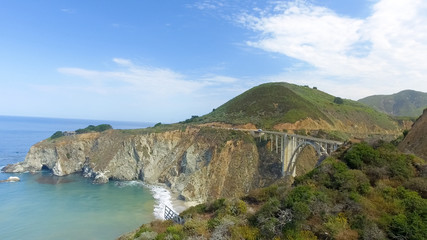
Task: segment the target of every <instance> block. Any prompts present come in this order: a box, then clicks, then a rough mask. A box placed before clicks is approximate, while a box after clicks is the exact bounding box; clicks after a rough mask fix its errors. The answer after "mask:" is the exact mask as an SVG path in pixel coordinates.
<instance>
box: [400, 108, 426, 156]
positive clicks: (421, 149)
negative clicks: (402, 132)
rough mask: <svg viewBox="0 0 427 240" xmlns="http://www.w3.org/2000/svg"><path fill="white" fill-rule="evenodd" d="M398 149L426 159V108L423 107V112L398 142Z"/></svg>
mask: <svg viewBox="0 0 427 240" xmlns="http://www.w3.org/2000/svg"><path fill="white" fill-rule="evenodd" d="M399 149H400V150H401V151H402V152H406V153H411V154H414V155H417V156H418V157H421V158H423V159H426V160H427V109H424V112H423V114H422V115H421V116H420V117H419V118H418V119H417V121H415V123H414V125H413V126H412V128H411V130H410V131H409V133H408V134H407V135H406V137H405V138H404V139H403V141H402V142H401V143H400V144H399Z"/></svg>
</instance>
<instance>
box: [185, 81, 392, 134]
mask: <svg viewBox="0 0 427 240" xmlns="http://www.w3.org/2000/svg"><path fill="white" fill-rule="evenodd" d="M336 100H341V101H336ZM306 118H311V119H313V120H324V121H325V122H327V123H329V124H331V125H334V124H336V123H337V122H339V121H340V122H342V123H343V124H348V125H351V124H353V125H355V124H364V125H366V126H377V127H379V128H382V129H395V128H396V125H395V124H394V122H393V120H391V119H390V117H388V116H387V115H385V114H383V113H379V112H377V111H375V110H374V109H372V108H370V107H367V106H366V105H364V104H361V103H358V102H356V101H352V100H347V99H340V98H337V97H334V96H332V95H329V94H327V93H325V92H322V91H320V90H317V89H312V88H309V87H306V86H298V85H294V84H289V83H267V84H262V85H260V86H257V87H254V88H252V89H250V90H248V91H246V92H244V93H243V94H241V95H239V96H237V97H235V98H233V99H232V100H230V101H228V102H227V103H225V104H223V105H222V106H220V107H218V108H217V109H215V110H214V111H213V112H211V113H209V114H207V115H205V116H202V117H200V118H197V119H193V120H195V121H198V122H225V123H231V124H245V123H254V124H255V125H256V126H257V127H259V128H266V129H269V128H273V127H274V126H275V125H276V124H280V123H295V122H296V121H298V120H304V119H306Z"/></svg>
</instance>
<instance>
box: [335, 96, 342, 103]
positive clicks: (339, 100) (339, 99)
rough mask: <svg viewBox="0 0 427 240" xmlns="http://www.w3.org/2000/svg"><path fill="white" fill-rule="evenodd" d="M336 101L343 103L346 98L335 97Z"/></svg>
mask: <svg viewBox="0 0 427 240" xmlns="http://www.w3.org/2000/svg"><path fill="white" fill-rule="evenodd" d="M334 103H336V104H343V103H344V100H343V99H342V98H340V97H335V98H334Z"/></svg>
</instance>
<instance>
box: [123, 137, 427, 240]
mask: <svg viewBox="0 0 427 240" xmlns="http://www.w3.org/2000/svg"><path fill="white" fill-rule="evenodd" d="M426 170H427V168H426V163H425V161H424V160H422V159H419V158H416V157H414V156H411V155H404V154H401V153H400V152H398V151H397V150H396V148H395V147H394V146H393V145H391V144H387V143H383V144H379V145H377V146H375V147H372V146H369V145H367V144H364V143H362V144H356V145H353V146H349V147H348V148H347V149H341V153H339V154H337V155H336V156H335V157H330V158H328V159H326V160H324V161H323V162H322V164H321V165H320V166H319V167H317V168H315V169H314V170H313V171H311V172H309V173H308V174H306V175H303V176H301V177H299V178H297V179H296V180H295V183H294V186H292V187H291V186H289V185H286V184H278V185H272V186H270V187H268V188H264V189H258V190H256V191H253V192H251V193H250V194H249V195H248V196H246V197H243V198H241V199H218V200H213V201H212V202H209V203H205V204H201V205H198V206H196V207H192V208H190V209H188V210H186V211H184V212H183V213H181V216H182V217H184V218H185V219H186V222H185V224H184V225H178V224H173V223H172V222H171V221H155V222H152V223H149V224H144V225H142V226H141V227H140V228H139V229H137V230H136V231H134V232H132V233H129V234H127V235H126V236H123V237H122V238H121V239H301V240H302V239H304V240H305V239H355V240H356V239H413V240H415V239H427V199H426V197H427V191H426V187H427V180H426V176H427V171H426Z"/></svg>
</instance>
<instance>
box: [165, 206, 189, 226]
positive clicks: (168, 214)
mask: <svg viewBox="0 0 427 240" xmlns="http://www.w3.org/2000/svg"><path fill="white" fill-rule="evenodd" d="M164 218H165V220H172V221H174V222H175V223H178V224H184V223H185V220H184V218H182V217H180V216H179V214H178V213H176V212H175V211H174V210H172V209H171V208H169V207H168V206H166V205H165V214H164Z"/></svg>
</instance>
